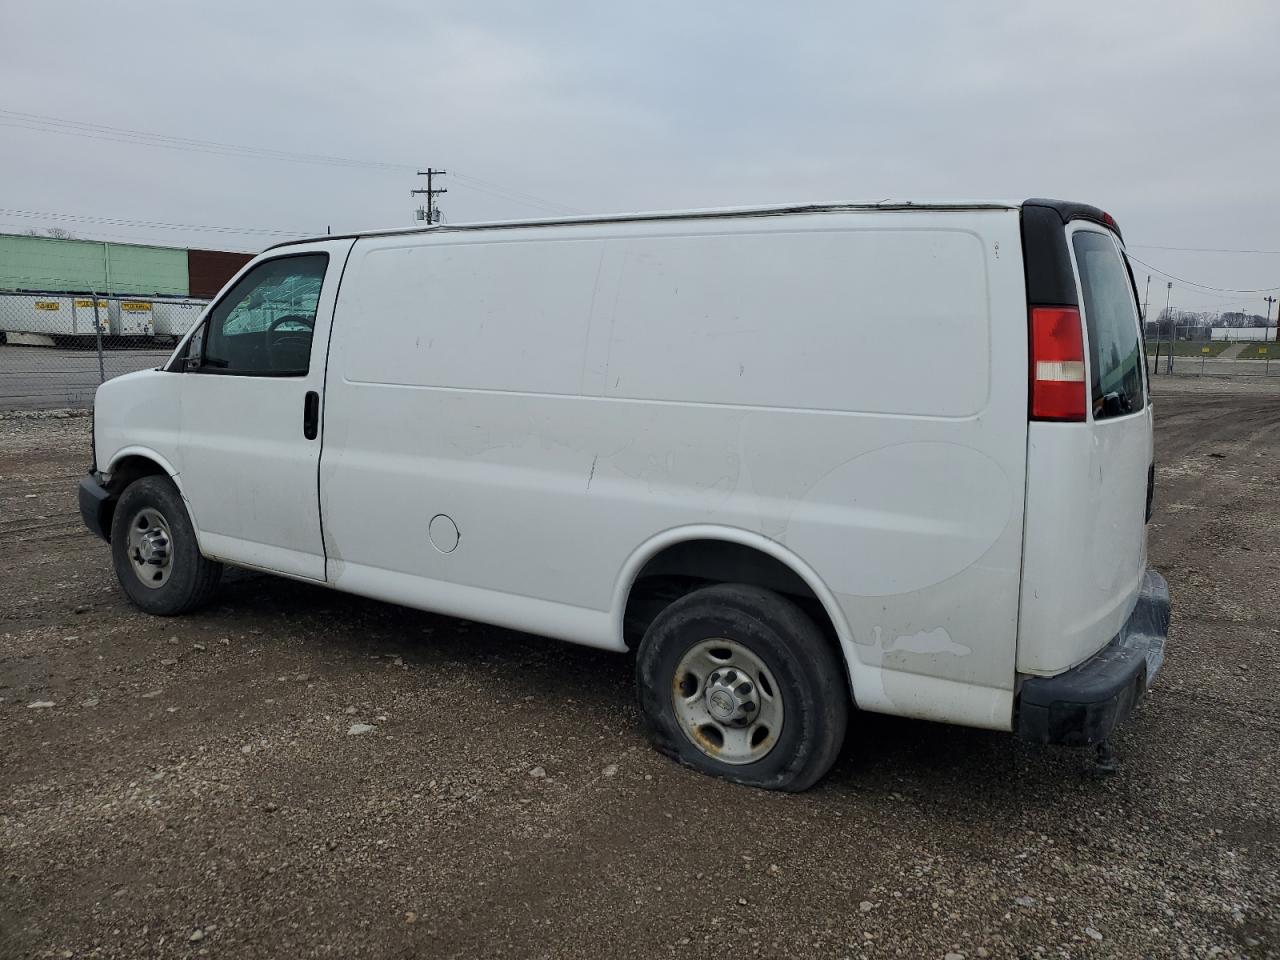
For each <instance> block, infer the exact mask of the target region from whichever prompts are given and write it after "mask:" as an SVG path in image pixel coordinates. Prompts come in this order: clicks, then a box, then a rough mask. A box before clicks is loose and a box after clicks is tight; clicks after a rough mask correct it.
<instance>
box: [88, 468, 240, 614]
mask: <svg viewBox="0 0 1280 960" xmlns="http://www.w3.org/2000/svg"><path fill="white" fill-rule="evenodd" d="M111 559H112V562H113V563H114V565H115V569H116V579H118V580H119V581H120V587H121V588H122V589H123V590H124V592H125V595H126V596H127V597H128V598H129V599H130V600H131V601H133V603H134V604H135V605H136V606H138V607H140V608H142V609H143V610H145V611H146V612H147V613H153V614H156V615H158V616H162V617H168V616H174V615H176V614H179V613H186V612H187V611H189V610H194V609H195V608H197V607H199V606H201V605H202V604H204V603H206V602H207V601H208V600H209V598H210V597H212V596H213V592H214V591H215V590H216V589H217V586H218V581H219V580H220V579H221V577H222V564H220V563H217V562H216V561H213V560H208V559H206V558H205V557H203V556H201V554H200V547H199V546H198V545H197V543H196V534H195V529H194V528H193V527H192V526H191V521H190V520H189V519H188V517H187V508H186V505H185V504H183V502H182V495H181V494H180V493H178V489H177V487H175V486H174V485H173V481H172V480H170V479H169V478H168V477H161V476H149V477H142V478H141V479H138V480H135V481H134V482H133V483H131V484H129V486H128V487H126V488H125V491H124V493H123V494H121V496H120V502H119V503H117V504H116V509H115V515H114V516H113V517H112V519H111Z"/></svg>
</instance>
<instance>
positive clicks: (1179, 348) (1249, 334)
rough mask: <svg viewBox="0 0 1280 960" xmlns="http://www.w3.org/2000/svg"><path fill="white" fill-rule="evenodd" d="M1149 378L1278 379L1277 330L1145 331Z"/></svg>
mask: <svg viewBox="0 0 1280 960" xmlns="http://www.w3.org/2000/svg"><path fill="white" fill-rule="evenodd" d="M1147 370H1148V372H1149V374H1150V375H1151V376H1179V375H1180V376H1234V377H1272V376H1280V343H1277V342H1276V327H1274V326H1271V327H1207V326H1202V325H1201V326H1175V327H1172V328H1167V327H1166V328H1163V329H1157V328H1156V325H1155V324H1154V323H1152V324H1149V325H1148V330H1147Z"/></svg>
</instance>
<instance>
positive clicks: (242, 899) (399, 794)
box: [0, 379, 1280, 960]
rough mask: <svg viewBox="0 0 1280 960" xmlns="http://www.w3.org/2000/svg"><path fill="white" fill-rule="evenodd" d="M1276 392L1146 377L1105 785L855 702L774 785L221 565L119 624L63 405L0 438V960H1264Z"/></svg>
mask: <svg viewBox="0 0 1280 960" xmlns="http://www.w3.org/2000/svg"><path fill="white" fill-rule="evenodd" d="M1277 388H1280V384H1276V385H1274V386H1269V385H1267V384H1260V383H1245V384H1233V383H1231V382H1227V381H1222V380H1208V379H1206V380H1205V381H1182V380H1172V381H1167V380H1161V381H1159V382H1158V384H1157V390H1158V392H1159V394H1160V396H1159V397H1158V401H1157V416H1158V420H1159V426H1158V454H1157V456H1158V459H1159V467H1158V486H1157V494H1156V519H1155V521H1154V523H1153V525H1152V528H1151V558H1152V562H1153V563H1154V564H1155V565H1157V566H1158V567H1159V568H1161V569H1162V570H1163V571H1164V572H1165V574H1166V576H1167V577H1168V580H1169V583H1170V586H1171V588H1172V590H1173V595H1174V605H1175V612H1174V623H1173V627H1172V631H1171V638H1170V646H1169V650H1168V659H1167V661H1166V665H1165V669H1164V671H1163V672H1162V673H1161V675H1160V677H1159V680H1158V682H1157V684H1156V687H1155V689H1154V690H1153V692H1152V695H1151V696H1150V698H1149V699H1148V700H1147V701H1146V702H1145V703H1144V705H1143V706H1142V707H1141V709H1140V710H1139V712H1138V713H1137V714H1136V715H1135V716H1134V717H1133V718H1132V720H1131V721H1130V723H1129V724H1128V725H1127V727H1126V728H1125V729H1124V730H1123V732H1122V733H1121V735H1120V736H1119V737H1118V738H1117V742H1116V747H1117V753H1118V757H1119V759H1120V762H1121V771H1120V773H1119V774H1118V775H1116V776H1115V777H1112V778H1109V779H1105V780H1100V779H1097V778H1095V777H1093V776H1091V775H1090V773H1089V771H1088V767H1087V764H1086V763H1085V762H1084V758H1082V756H1081V755H1080V754H1079V753H1077V752H1074V751H1067V750H1043V749H1032V748H1029V747H1026V746H1023V745H1021V744H1019V743H1017V742H1016V741H1014V740H1013V739H1012V738H1011V737H1009V736H1008V735H1001V734H995V733H989V732H983V731H973V730H963V729H956V728H950V727H945V726H939V725H933V724H927V723H921V722H914V721H907V720H899V719H894V718H887V717H876V716H870V715H865V716H858V717H856V718H855V720H854V722H853V724H852V725H851V729H850V738H849V739H850V742H849V745H848V748H847V749H846V751H845V754H844V756H843V757H842V759H841V761H840V762H839V764H838V765H837V767H836V769H835V770H834V772H833V773H832V775H831V776H830V777H829V778H828V779H827V780H826V781H824V783H822V784H820V785H819V786H818V787H817V788H816V789H814V790H812V791H811V792H809V793H807V794H804V795H800V796H782V795H775V794H767V793H762V792H758V791H751V790H747V789H744V788H740V787H733V786H729V785H726V784H723V783H720V782H718V781H715V780H711V779H708V778H705V777H700V776H697V775H695V774H693V773H691V772H687V771H684V770H682V769H678V768H676V767H674V766H672V765H671V764H669V763H667V762H666V761H664V760H662V759H661V758H660V757H658V756H656V755H655V754H653V753H652V752H650V750H649V749H648V747H647V746H646V744H645V741H644V738H643V735H642V732H641V727H640V723H639V718H638V716H637V714H636V710H635V707H634V705H633V700H632V689H631V677H630V668H631V665H630V663H629V662H628V661H627V659H626V658H623V657H617V656H614V655H611V654H606V653H601V652H597V651H591V650H586V649H582V648H574V647H569V646H566V645H562V644H557V643H552V642H548V641H544V640H539V639H536V638H532V637H527V636H523V635H520V634H516V633H512V632H509V631H503V630H497V629H493V628H489V627H484V626H481V625H478V624H472V623H465V622H461V621H457V620H451V619H447V618H443V617H435V616H430V615H427V614H421V613H417V612H413V611H409V610H404V609H401V608H397V607H393V606H388V605H385V604H379V603H374V602H372V601H365V600H360V599H356V598H351V597H344V596H340V595H337V594H333V593H329V592H326V591H324V590H320V589H317V588H312V587H307V586H304V585H300V584H296V583H292V582H288V581H283V580H276V579H272V578H268V577H261V576H252V575H247V574H240V575H235V576H232V577H229V579H228V582H227V583H226V584H225V586H224V588H223V590H222V592H221V594H220V595H219V599H218V601H217V602H216V603H215V605H214V606H213V607H212V608H210V609H208V610H206V611H204V612H202V613H200V614H197V615H193V616H190V617H186V618H183V619H176V620H160V619H153V618H149V617H146V616H142V615H140V614H138V613H136V612H134V611H133V609H132V608H130V607H129V606H128V605H127V604H126V603H125V602H124V601H123V600H122V598H121V596H120V594H119V593H118V592H117V590H116V588H115V586H114V581H113V579H112V577H111V574H110V565H109V558H108V552H107V547H106V546H105V545H104V544H101V543H99V542H97V541H95V540H93V539H92V538H90V537H89V536H88V535H87V534H86V533H85V532H84V531H83V530H82V528H81V527H80V523H79V518H78V516H77V514H76V512H75V503H74V485H75V482H76V478H77V475H78V474H79V473H80V472H81V471H82V470H83V468H84V465H85V462H86V459H87V449H86V444H87V428H88V420H87V419H85V418H83V417H69V418H57V417H49V416H47V415H42V416H39V417H35V416H29V415H28V416H9V417H4V418H0V584H3V589H2V590H0V956H3V957H5V958H10V957H47V956H52V957H71V956H77V957H79V956H100V957H126V958H136V957H194V956H212V957H217V956H223V957H264V958H266V957H270V958H279V957H341V958H348V957H397V958H409V957H424V958H425V957H432V958H434V957H479V956H483V957H582V958H592V960H599V958H601V957H637V958H641V957H643V958H649V957H664V956H699V957H706V956H715V957H721V956H733V957H735V958H738V957H752V956H772V957H779V956H798V957H820V958H827V957H830V958H839V957H909V958H918V957H919V958H929V957H936V958H938V960H945V958H948V957H950V960H956V957H960V956H963V957H965V958H973V957H988V956H989V957H1035V956H1041V955H1042V956H1045V957H1213V956H1219V957H1278V956H1280V906H1278V901H1280V765H1277V762H1276V761H1277V752H1278V749H1277V748H1278V746H1280V736H1278V734H1280V706H1278V705H1277V688H1278V686H1280V684H1278V683H1277V681H1278V680H1280V652H1278V651H1280V614H1278V613H1277V611H1278V610H1280V587H1278V584H1280V543H1278V542H1277V541H1278V537H1277V531H1278V530H1280V503H1278V502H1277V497H1276V490H1277V481H1280V429H1277V428H1278V427H1280V389H1277ZM41 704H52V705H51V706H41ZM357 725H362V726H357ZM360 730H365V731H367V732H364V733H358V732H357V731H360Z"/></svg>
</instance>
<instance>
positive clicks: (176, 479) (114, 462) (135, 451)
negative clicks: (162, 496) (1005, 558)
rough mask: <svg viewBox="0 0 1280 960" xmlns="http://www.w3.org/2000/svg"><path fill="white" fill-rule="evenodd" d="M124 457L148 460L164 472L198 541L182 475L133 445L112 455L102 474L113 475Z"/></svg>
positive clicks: (149, 451) (150, 451)
mask: <svg viewBox="0 0 1280 960" xmlns="http://www.w3.org/2000/svg"><path fill="white" fill-rule="evenodd" d="M125 457H142V458H143V459H144V460H150V461H151V462H152V463H154V464H155V465H156V466H158V467H159V468H160V469H161V470H163V471H164V473H165V476H167V477H168V478H169V479H170V480H172V481H173V485H174V486H175V487H177V488H178V496H180V497H181V498H182V503H183V505H184V506H185V507H186V508H187V519H188V520H189V521H191V529H192V530H194V531H195V532H196V540H197V541H199V539H200V524H198V523H196V512H195V510H193V509H192V507H191V501H190V500H188V499H187V491H186V490H184V489H183V487H182V475H181V474H180V473H179V472H178V471H177V470H176V469H175V468H174V466H173V464H172V463H171V462H170V461H169V460H168V459H167V458H166V457H163V456H161V455H160V454H159V453H157V452H156V451H155V450H153V449H151V448H150V447H144V446H141V445H140V444H136V443H135V444H130V445H129V446H127V447H121V448H120V449H119V450H117V451H116V452H115V453H113V454H112V455H111V460H110V461H109V462H108V465H107V469H106V470H104V471H102V472H103V473H106V474H112V473H114V472H115V469H116V467H117V466H118V465H119V463H120V461H121V460H123V459H124V458H125Z"/></svg>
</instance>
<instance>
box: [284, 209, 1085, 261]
mask: <svg viewBox="0 0 1280 960" xmlns="http://www.w3.org/2000/svg"><path fill="white" fill-rule="evenodd" d="M1026 202H1027V203H1034V204H1039V205H1051V204H1052V205H1055V206H1058V207H1061V208H1066V207H1081V206H1082V205H1081V204H1067V203H1062V202H1061V201H1056V200H1028V201H1026ZM1022 205H1023V201H1020V200H930V201H916V200H876V201H870V202H854V203H799V204H796V203H792V204H771V205H765V206H753V207H710V208H706V209H694V210H657V211H649V212H641V213H610V214H584V215H581V216H570V217H554V218H546V219H533V220H487V221H479V222H476V223H437V224H432V225H431V226H429V227H392V228H388V229H382V230H357V231H352V232H349V233H338V234H325V235H322V236H314V237H305V238H301V239H298V240H286V241H284V242H283V243H277V244H274V245H272V246H270V247H268V248H267V249H268V250H275V249H278V248H280V247H288V246H293V245H294V244H299V243H314V242H315V241H317V240H350V239H354V238H360V237H391V236H400V235H412V234H419V233H453V232H456V231H465V230H495V229H501V228H511V227H554V226H570V225H574V224H600V223H633V222H638V221H640V222H643V221H652V220H700V219H708V220H709V219H721V218H729V217H779V216H787V215H793V214H814V213H844V212H848V211H853V210H1018V209H1021V207H1022Z"/></svg>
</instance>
